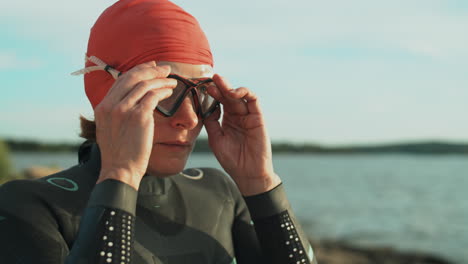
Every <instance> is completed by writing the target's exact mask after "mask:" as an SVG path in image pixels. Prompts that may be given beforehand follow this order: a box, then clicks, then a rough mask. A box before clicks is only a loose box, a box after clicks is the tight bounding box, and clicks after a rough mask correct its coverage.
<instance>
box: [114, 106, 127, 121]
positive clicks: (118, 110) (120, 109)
mask: <svg viewBox="0 0 468 264" xmlns="http://www.w3.org/2000/svg"><path fill="white" fill-rule="evenodd" d="M125 112H126V110H125V108H124V106H123V105H122V104H119V105H117V106H116V107H114V108H113V109H112V116H113V117H117V118H118V117H122V116H123V115H125Z"/></svg>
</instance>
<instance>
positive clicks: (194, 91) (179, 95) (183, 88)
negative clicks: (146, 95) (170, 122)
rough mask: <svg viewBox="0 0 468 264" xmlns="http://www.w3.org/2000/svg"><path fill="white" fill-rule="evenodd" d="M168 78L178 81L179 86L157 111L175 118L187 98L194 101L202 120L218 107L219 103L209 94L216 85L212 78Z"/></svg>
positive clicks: (159, 104) (161, 103)
mask: <svg viewBox="0 0 468 264" xmlns="http://www.w3.org/2000/svg"><path fill="white" fill-rule="evenodd" d="M167 78H172V79H175V80H177V86H176V87H175V88H174V89H173V90H172V95H171V96H170V97H168V98H166V99H164V100H162V101H160V102H159V103H158V105H157V106H156V110H158V111H159V112H160V113H161V114H163V115H164V116H167V117H170V116H173V115H174V114H175V113H176V112H177V110H178V109H179V108H180V106H181V105H182V102H183V101H184V99H185V97H187V96H190V98H191V99H192V103H193V106H194V110H195V112H196V113H197V115H198V116H199V117H200V118H201V119H205V118H206V117H208V116H209V115H210V114H211V113H213V112H214V111H215V110H216V108H217V107H218V105H219V102H218V101H216V100H215V99H214V98H213V97H212V96H211V95H209V94H208V87H209V86H213V85H215V84H214V82H213V80H212V79H211V78H197V79H186V78H183V77H181V76H179V75H176V74H170V75H169V76H167Z"/></svg>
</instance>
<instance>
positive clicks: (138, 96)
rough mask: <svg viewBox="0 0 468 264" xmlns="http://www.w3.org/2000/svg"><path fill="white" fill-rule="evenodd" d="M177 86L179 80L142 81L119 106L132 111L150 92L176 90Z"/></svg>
mask: <svg viewBox="0 0 468 264" xmlns="http://www.w3.org/2000/svg"><path fill="white" fill-rule="evenodd" d="M176 86H177V80H175V79H171V78H164V79H151V80H146V81H141V82H139V83H138V84H137V85H136V86H135V88H133V90H131V91H130V92H129V93H128V94H127V96H125V98H124V99H123V100H122V101H121V102H120V103H119V106H120V107H121V108H122V109H123V110H126V109H130V108H132V107H134V106H135V104H137V103H138V102H139V101H141V100H142V98H143V97H144V96H145V95H146V94H147V93H148V92H149V91H150V90H155V91H156V92H157V91H158V90H161V89H165V88H169V89H174V88H175V87H176Z"/></svg>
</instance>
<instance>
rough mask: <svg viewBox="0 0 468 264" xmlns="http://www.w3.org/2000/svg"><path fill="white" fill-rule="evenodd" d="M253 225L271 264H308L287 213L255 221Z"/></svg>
mask: <svg viewBox="0 0 468 264" xmlns="http://www.w3.org/2000/svg"><path fill="white" fill-rule="evenodd" d="M254 224H255V230H256V232H257V236H258V238H259V240H260V241H261V244H262V248H263V250H264V251H265V253H266V255H269V256H271V263H281V264H309V263H310V261H309V258H308V256H307V252H306V251H305V249H304V246H303V244H302V241H301V239H300V237H299V235H298V233H297V231H296V227H295V225H294V223H293V221H292V220H291V218H290V216H289V213H288V211H284V212H282V213H280V214H277V215H274V216H270V217H267V218H262V219H256V220H255V221H254Z"/></svg>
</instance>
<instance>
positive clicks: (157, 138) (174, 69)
mask: <svg viewBox="0 0 468 264" xmlns="http://www.w3.org/2000/svg"><path fill="white" fill-rule="evenodd" d="M157 65H159V66H162V65H169V66H171V73H172V74H177V75H180V76H182V77H184V78H187V79H192V78H206V77H212V76H213V69H212V67H211V66H209V65H192V64H187V63H180V62H162V61H160V62H158V63H157ZM153 116H154V138H153V149H152V151H151V156H150V160H149V164H148V169H147V172H148V173H149V174H150V175H154V176H157V177H166V176H170V175H174V174H177V173H179V172H181V171H182V170H183V169H184V167H185V164H186V162H187V159H188V157H189V155H190V153H191V152H192V149H193V147H194V144H195V140H196V138H197V137H198V134H199V133H200V130H201V128H202V126H203V123H202V121H201V120H199V119H198V116H197V114H196V113H195V111H194V106H193V102H192V100H191V99H190V97H188V96H187V97H186V98H185V100H184V102H183V103H182V105H181V106H180V108H179V109H178V110H177V112H176V113H175V114H174V115H173V116H171V117H165V116H163V115H162V114H160V113H159V112H158V111H154V114H153Z"/></svg>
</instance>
